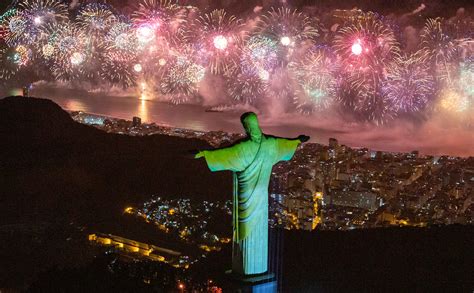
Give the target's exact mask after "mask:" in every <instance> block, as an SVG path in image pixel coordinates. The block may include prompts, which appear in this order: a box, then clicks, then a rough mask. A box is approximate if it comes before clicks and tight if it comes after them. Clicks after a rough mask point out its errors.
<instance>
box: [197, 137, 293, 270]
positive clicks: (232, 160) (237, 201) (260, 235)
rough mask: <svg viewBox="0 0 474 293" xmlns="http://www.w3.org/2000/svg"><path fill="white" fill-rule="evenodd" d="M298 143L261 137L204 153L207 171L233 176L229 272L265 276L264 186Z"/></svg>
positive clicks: (266, 251)
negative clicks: (280, 162)
mask: <svg viewBox="0 0 474 293" xmlns="http://www.w3.org/2000/svg"><path fill="white" fill-rule="evenodd" d="M299 143H300V141H299V140H298V139H286V138H277V137H272V136H267V135H262V136H261V139H260V141H255V140H252V139H247V140H244V141H241V142H239V143H237V144H234V145H233V146H230V147H227V148H221V149H216V150H210V151H204V152H203V153H204V157H205V158H206V162H207V165H208V166H209V169H210V170H211V171H221V170H230V171H233V172H234V173H233V174H234V195H233V196H234V208H233V225H234V227H233V249H232V250H233V252H232V271H233V273H236V274H241V275H253V274H261V273H265V272H266V271H267V268H268V184H269V182H270V176H271V173H272V167H273V165H274V164H276V163H277V162H278V161H287V160H290V159H291V158H292V157H293V154H294V153H295V150H296V148H297V146H298V144H299Z"/></svg>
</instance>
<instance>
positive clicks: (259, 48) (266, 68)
mask: <svg viewBox="0 0 474 293" xmlns="http://www.w3.org/2000/svg"><path fill="white" fill-rule="evenodd" d="M277 65H278V54H277V43H276V42H275V41H272V40H271V39H269V38H267V37H264V36H253V37H251V38H250V39H249V40H248V41H247V42H246V44H245V46H244V47H243V49H242V56H241V67H242V71H244V72H252V73H253V72H255V73H256V74H257V75H258V76H259V77H260V78H261V79H262V80H268V78H269V75H270V73H271V72H273V70H274V69H275V67H276V66H277Z"/></svg>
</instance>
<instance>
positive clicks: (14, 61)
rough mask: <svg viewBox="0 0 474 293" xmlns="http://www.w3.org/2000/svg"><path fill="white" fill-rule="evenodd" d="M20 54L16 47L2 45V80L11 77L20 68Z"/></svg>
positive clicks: (0, 58) (0, 55) (0, 76)
mask: <svg viewBox="0 0 474 293" xmlns="http://www.w3.org/2000/svg"><path fill="white" fill-rule="evenodd" d="M18 61H19V56H18V52H17V51H16V49H15V48H12V47H9V46H8V45H7V44H1V45H0V66H1V67H0V80H2V81H7V80H9V79H11V78H12V77H13V76H15V74H16V73H17V72H18V70H19V68H20V67H19V65H18Z"/></svg>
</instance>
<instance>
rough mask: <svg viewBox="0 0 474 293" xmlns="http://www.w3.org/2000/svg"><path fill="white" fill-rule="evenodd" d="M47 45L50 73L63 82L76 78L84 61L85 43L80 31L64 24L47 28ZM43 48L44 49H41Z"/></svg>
mask: <svg viewBox="0 0 474 293" xmlns="http://www.w3.org/2000/svg"><path fill="white" fill-rule="evenodd" d="M46 30H47V32H48V36H49V37H48V43H47V44H48V45H50V46H52V52H54V53H53V55H51V57H50V59H51V61H52V67H51V68H52V72H53V75H54V76H55V78H57V79H59V80H63V81H68V80H71V79H75V78H78V77H79V76H80V75H81V69H82V65H83V63H84V61H85V60H86V58H87V56H86V52H87V42H86V38H85V35H84V33H83V31H82V30H81V29H78V28H77V27H76V26H74V25H72V24H69V23H65V24H60V25H53V26H50V27H48V28H47V29H46ZM43 48H44V47H43Z"/></svg>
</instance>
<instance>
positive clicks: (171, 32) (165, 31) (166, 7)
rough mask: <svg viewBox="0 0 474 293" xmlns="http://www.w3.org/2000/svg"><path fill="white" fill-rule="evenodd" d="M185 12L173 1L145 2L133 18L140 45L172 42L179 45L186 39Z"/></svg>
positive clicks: (154, 0) (152, 0) (146, 0)
mask: <svg viewBox="0 0 474 293" xmlns="http://www.w3.org/2000/svg"><path fill="white" fill-rule="evenodd" d="M183 11H184V10H183V9H182V8H181V7H180V6H178V5H177V4H175V3H174V2H173V1H171V0H144V1H143V2H142V3H140V4H139V6H138V10H137V11H136V12H134V13H133V15H132V18H133V21H134V23H135V25H136V35H137V38H138V40H139V41H140V43H142V44H143V45H146V44H149V43H150V42H151V41H153V40H156V39H157V42H158V43H163V42H171V43H172V44H176V45H179V44H181V43H182V42H183V39H185V37H186V34H185V28H184V24H185V23H186V19H185V14H184V12H183Z"/></svg>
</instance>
